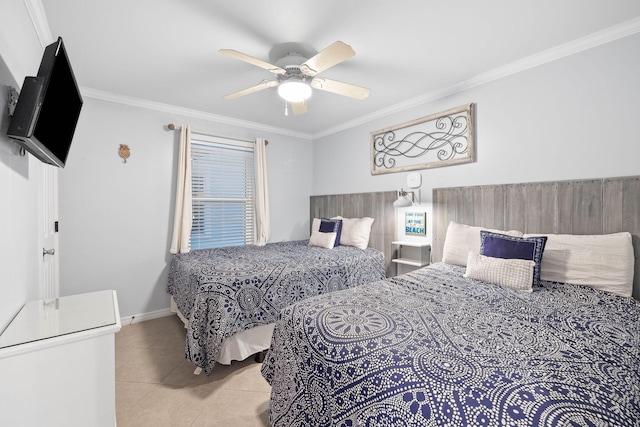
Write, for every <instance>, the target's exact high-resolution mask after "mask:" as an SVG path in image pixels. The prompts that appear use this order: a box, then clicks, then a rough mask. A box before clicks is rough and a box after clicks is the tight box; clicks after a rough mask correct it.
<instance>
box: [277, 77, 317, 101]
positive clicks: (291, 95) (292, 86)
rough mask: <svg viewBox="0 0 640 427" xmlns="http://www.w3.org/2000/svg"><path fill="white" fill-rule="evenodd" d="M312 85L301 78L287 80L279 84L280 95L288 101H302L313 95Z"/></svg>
mask: <svg viewBox="0 0 640 427" xmlns="http://www.w3.org/2000/svg"><path fill="white" fill-rule="evenodd" d="M311 92H312V91H311V86H309V85H308V84H307V83H305V82H303V81H300V80H287V81H286V82H283V83H281V84H280V86H278V95H280V97H281V98H284V99H285V100H287V101H288V102H302V101H304V100H306V99H309V97H310V96H311Z"/></svg>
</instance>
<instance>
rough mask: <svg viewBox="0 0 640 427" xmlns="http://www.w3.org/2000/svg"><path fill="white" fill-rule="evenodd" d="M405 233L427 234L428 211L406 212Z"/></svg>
mask: <svg viewBox="0 0 640 427" xmlns="http://www.w3.org/2000/svg"><path fill="white" fill-rule="evenodd" d="M404 234H408V235H415V236H426V235H427V213H426V212H412V211H409V212H405V213H404Z"/></svg>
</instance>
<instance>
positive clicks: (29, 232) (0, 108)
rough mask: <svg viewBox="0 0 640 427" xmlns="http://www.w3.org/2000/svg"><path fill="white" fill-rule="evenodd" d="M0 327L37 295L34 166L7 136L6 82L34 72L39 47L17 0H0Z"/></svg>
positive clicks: (38, 252) (36, 171)
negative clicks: (0, 20) (0, 22)
mask: <svg viewBox="0 0 640 427" xmlns="http://www.w3.org/2000/svg"><path fill="white" fill-rule="evenodd" d="M0 16H1V17H2V24H0V237H1V239H2V243H1V244H0V295H2V296H1V297H0V331H2V330H3V329H4V327H5V326H6V325H7V324H8V323H9V321H10V320H11V319H12V318H13V316H14V315H15V314H16V313H17V312H18V310H19V309H20V308H21V307H22V304H24V303H25V302H26V301H28V300H33V299H38V298H40V288H39V285H38V271H39V270H38V269H39V265H40V264H39V263H40V260H41V258H42V252H41V251H42V248H39V236H38V197H39V182H40V165H39V162H38V161H37V160H34V159H33V158H32V156H30V155H26V156H24V157H22V156H20V155H19V154H18V148H17V144H16V143H15V142H13V141H11V140H10V139H9V138H8V137H7V136H6V135H7V128H8V127H9V115H8V113H7V95H8V88H9V87H16V88H18V89H19V88H20V86H21V85H22V81H23V79H24V77H25V76H26V75H35V74H36V73H37V71H38V65H39V62H40V57H41V56H42V47H41V45H40V44H39V41H38V39H37V37H36V36H35V33H34V32H33V27H32V26H31V23H30V20H29V17H28V14H27V11H26V9H25V7H24V4H23V3H22V2H16V1H13V2H7V1H3V2H0Z"/></svg>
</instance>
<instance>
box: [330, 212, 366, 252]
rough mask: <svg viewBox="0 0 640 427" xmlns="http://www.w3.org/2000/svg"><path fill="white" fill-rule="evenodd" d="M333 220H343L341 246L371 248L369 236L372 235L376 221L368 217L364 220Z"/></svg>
mask: <svg viewBox="0 0 640 427" xmlns="http://www.w3.org/2000/svg"><path fill="white" fill-rule="evenodd" d="M331 219H342V234H340V244H341V245H348V246H355V247H356V248H359V249H367V246H369V236H370V235H371V226H372V225H373V221H374V219H373V218H369V217H368V216H366V217H363V218H342V217H335V218H331Z"/></svg>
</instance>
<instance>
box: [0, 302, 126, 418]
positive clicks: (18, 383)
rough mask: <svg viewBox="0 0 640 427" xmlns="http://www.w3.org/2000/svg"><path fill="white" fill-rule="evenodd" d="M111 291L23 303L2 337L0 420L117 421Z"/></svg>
mask: <svg viewBox="0 0 640 427" xmlns="http://www.w3.org/2000/svg"><path fill="white" fill-rule="evenodd" d="M120 327H121V325H120V312H119V310H118V299H117V295H116V292H115V291H112V290H109V291H101V292H92V293H87V294H80V295H72V296H66V297H60V298H57V299H55V300H53V301H52V302H51V303H50V304H47V305H45V302H44V301H42V300H40V301H32V302H28V303H27V304H25V305H24V307H23V308H22V309H21V310H20V312H19V313H18V314H17V315H16V317H15V318H14V319H13V320H12V321H11V323H10V324H9V326H7V328H6V329H5V330H4V331H3V332H2V335H0V425H2V426H83V427H84V426H109V427H113V426H115V424H116V413H115V348H114V334H115V333H116V332H118V331H119V330H120Z"/></svg>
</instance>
